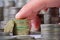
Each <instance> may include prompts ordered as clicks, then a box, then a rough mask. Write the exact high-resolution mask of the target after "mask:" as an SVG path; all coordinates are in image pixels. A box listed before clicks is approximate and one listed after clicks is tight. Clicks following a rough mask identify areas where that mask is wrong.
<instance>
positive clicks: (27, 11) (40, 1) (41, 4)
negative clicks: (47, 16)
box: [15, 0, 60, 26]
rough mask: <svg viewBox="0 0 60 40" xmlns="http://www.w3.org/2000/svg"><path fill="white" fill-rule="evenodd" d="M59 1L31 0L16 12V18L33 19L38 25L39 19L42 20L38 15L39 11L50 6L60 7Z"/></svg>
mask: <svg viewBox="0 0 60 40" xmlns="http://www.w3.org/2000/svg"><path fill="white" fill-rule="evenodd" d="M59 3H60V0H31V1H30V2H28V3H27V4H26V5H24V6H23V8H22V9H21V10H20V11H19V12H18V13H17V14H16V16H15V18H16V19H21V18H27V19H30V20H33V21H31V23H33V24H34V26H36V24H37V20H38V21H39V20H40V18H38V17H37V16H36V15H37V14H38V11H40V10H42V9H45V8H50V7H60V4H59ZM39 22H40V21H39ZM39 24H40V23H39Z"/></svg>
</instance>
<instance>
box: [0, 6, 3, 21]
mask: <svg viewBox="0 0 60 40" xmlns="http://www.w3.org/2000/svg"><path fill="white" fill-rule="evenodd" d="M3 9H4V7H0V21H3V19H4V15H3Z"/></svg>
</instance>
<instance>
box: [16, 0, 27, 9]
mask: <svg viewBox="0 0 60 40" xmlns="http://www.w3.org/2000/svg"><path fill="white" fill-rule="evenodd" d="M26 1H27V0H17V1H16V7H18V8H21V7H22V6H24V5H25V4H26Z"/></svg>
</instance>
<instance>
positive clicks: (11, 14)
mask: <svg viewBox="0 0 60 40" xmlns="http://www.w3.org/2000/svg"><path fill="white" fill-rule="evenodd" d="M19 10H20V8H17V7H10V8H9V13H8V19H9V20H10V19H14V18H15V15H16V14H17V12H18V11H19Z"/></svg>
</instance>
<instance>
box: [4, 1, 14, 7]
mask: <svg viewBox="0 0 60 40" xmlns="http://www.w3.org/2000/svg"><path fill="white" fill-rule="evenodd" d="M14 6H15V1H13V0H4V7H14Z"/></svg>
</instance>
